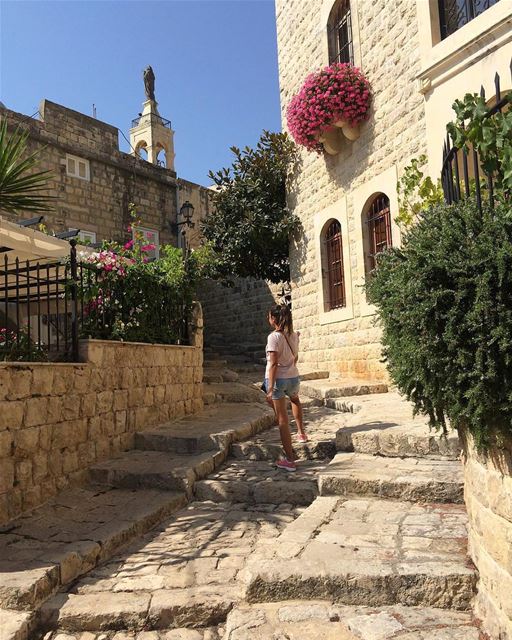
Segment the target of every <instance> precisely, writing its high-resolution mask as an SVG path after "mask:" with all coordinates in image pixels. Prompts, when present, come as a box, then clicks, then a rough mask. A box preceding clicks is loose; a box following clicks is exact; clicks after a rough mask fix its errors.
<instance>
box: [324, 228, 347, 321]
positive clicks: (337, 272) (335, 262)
mask: <svg viewBox="0 0 512 640" xmlns="http://www.w3.org/2000/svg"><path fill="white" fill-rule="evenodd" d="M323 241H324V249H325V251H324V254H323V257H324V259H325V265H324V266H325V269H324V278H325V283H324V284H325V289H324V290H325V294H326V295H325V300H326V305H325V306H326V310H327V311H331V310H332V309H339V308H341V307H344V306H346V304H347V300H346V296H345V272H344V267H343V243H342V239H341V224H340V223H339V222H338V221H337V220H332V221H331V222H330V223H329V224H328V227H327V230H326V231H325V235H324V240H323Z"/></svg>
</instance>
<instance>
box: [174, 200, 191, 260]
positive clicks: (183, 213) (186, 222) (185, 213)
mask: <svg viewBox="0 0 512 640" xmlns="http://www.w3.org/2000/svg"><path fill="white" fill-rule="evenodd" d="M193 215H194V205H193V204H192V203H191V202H189V201H188V200H186V201H185V202H184V203H183V204H182V205H181V208H180V211H179V213H178V217H179V218H181V220H180V221H179V222H174V223H172V224H171V228H172V230H173V231H174V232H175V233H176V234H177V235H178V247H179V246H180V245H181V246H182V248H183V249H184V251H185V255H186V254H187V240H186V232H185V227H188V228H189V229H193V228H194V227H195V222H192V216H193ZM180 227H184V228H183V229H182V230H181V241H180V235H179V229H180Z"/></svg>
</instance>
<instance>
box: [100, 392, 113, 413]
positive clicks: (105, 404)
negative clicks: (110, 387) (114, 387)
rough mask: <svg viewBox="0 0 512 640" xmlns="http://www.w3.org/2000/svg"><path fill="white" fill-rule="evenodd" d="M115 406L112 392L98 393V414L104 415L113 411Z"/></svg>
mask: <svg viewBox="0 0 512 640" xmlns="http://www.w3.org/2000/svg"><path fill="white" fill-rule="evenodd" d="M113 406H114V394H113V393H112V391H101V392H100V393H98V398H97V402H96V413H97V414H102V413H107V412H108V411H112V409H113Z"/></svg>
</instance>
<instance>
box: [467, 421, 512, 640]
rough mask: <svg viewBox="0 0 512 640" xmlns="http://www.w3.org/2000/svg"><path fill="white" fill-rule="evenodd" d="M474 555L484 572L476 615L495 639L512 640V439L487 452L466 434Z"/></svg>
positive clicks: (504, 439) (470, 521) (469, 507)
mask: <svg viewBox="0 0 512 640" xmlns="http://www.w3.org/2000/svg"><path fill="white" fill-rule="evenodd" d="M463 443H464V453H465V464H464V476H465V486H464V497H465V501H466V507H467V510H468V516H469V553H470V555H471V558H472V560H473V562H474V563H475V565H476V567H477V569H478V572H479V574H480V580H479V583H478V594H477V596H476V599H475V613H476V615H477V617H478V618H480V619H481V620H482V621H483V627H484V629H485V630H486V631H487V633H488V634H489V635H490V637H491V638H493V639H494V638H495V639H496V640H498V639H499V640H512V595H511V594H512V437H509V438H503V440H502V442H500V446H499V447H498V446H492V447H491V448H490V449H489V451H488V452H486V453H485V454H484V453H482V452H479V451H477V449H476V447H475V446H474V442H473V439H472V438H471V437H470V436H469V435H467V434H463Z"/></svg>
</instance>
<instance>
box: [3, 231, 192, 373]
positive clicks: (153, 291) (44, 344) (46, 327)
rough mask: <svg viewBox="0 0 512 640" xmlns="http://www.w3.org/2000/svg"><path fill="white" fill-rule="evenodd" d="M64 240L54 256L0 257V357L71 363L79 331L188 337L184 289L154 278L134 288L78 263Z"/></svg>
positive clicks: (146, 338)
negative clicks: (60, 253)
mask: <svg viewBox="0 0 512 640" xmlns="http://www.w3.org/2000/svg"><path fill="white" fill-rule="evenodd" d="M70 244H71V248H70V255H69V258H68V259H64V260H60V261H59V260H23V261H22V260H20V259H18V258H16V259H14V260H12V259H9V255H8V253H5V255H4V256H3V258H2V259H1V260H0V361H1V360H7V361H29V362H30V361H71V362H78V360H79V338H87V337H90V338H99V339H114V340H115V339H117V340H123V339H125V340H132V341H137V342H150V343H160V344H188V343H189V336H188V317H189V307H190V304H189V301H188V300H187V299H185V294H182V293H181V292H180V291H179V290H176V289H174V288H172V287H169V286H166V285H164V284H161V283H160V282H158V281H155V282H154V283H151V286H148V283H142V284H141V285H140V289H142V290H143V291H142V292H141V293H140V295H137V293H136V292H135V294H134V291H133V282H130V280H129V279H128V280H125V279H123V278H118V279H116V278H109V277H106V274H105V272H104V271H102V270H101V269H99V268H97V267H96V266H95V265H94V264H90V263H89V262H87V261H78V260H77V252H76V241H75V240H72V241H71V243H70ZM130 286H131V287H132V290H131V291H130V290H128V289H127V288H128V287H130ZM137 291H139V289H137Z"/></svg>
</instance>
